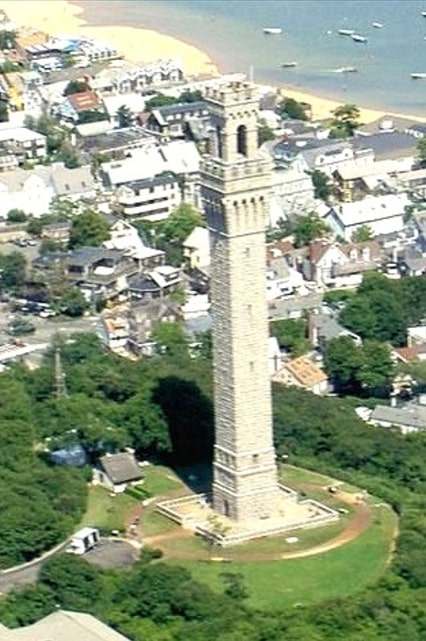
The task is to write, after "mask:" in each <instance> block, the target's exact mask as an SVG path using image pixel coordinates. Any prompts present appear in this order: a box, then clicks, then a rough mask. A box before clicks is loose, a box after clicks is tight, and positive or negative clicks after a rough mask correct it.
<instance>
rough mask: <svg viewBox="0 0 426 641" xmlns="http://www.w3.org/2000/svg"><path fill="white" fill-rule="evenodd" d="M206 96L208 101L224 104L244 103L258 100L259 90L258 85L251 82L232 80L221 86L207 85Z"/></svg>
mask: <svg viewBox="0 0 426 641" xmlns="http://www.w3.org/2000/svg"><path fill="white" fill-rule="evenodd" d="M204 98H205V99H206V101H207V102H214V103H218V104H221V105H223V106H225V107H226V106H229V107H230V106H232V105H235V104H239V105H242V104H244V103H246V102H257V100H258V91H257V87H256V85H253V84H252V83H250V82H241V81H236V82H230V83H229V84H227V85H222V86H221V87H219V88H217V87H207V89H206V91H205V94H204Z"/></svg>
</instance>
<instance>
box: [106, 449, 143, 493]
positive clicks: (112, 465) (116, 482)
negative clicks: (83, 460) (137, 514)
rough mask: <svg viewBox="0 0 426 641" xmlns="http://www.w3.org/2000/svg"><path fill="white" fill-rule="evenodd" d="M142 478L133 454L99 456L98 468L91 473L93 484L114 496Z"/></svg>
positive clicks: (121, 453) (141, 472) (120, 453)
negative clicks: (112, 493) (104, 488)
mask: <svg viewBox="0 0 426 641" xmlns="http://www.w3.org/2000/svg"><path fill="white" fill-rule="evenodd" d="M143 476H144V475H143V471H142V469H141V468H140V467H139V465H138V464H137V462H136V459H135V456H134V454H132V453H131V452H119V453H118V454H106V455H105V456H101V458H100V459H99V467H98V468H97V469H95V470H94V473H93V482H94V483H95V484H99V485H103V486H104V487H106V488H108V489H109V490H111V491H112V492H114V493H115V494H122V493H123V492H124V490H125V489H126V487H127V486H128V485H129V484H130V485H135V484H138V483H140V482H141V480H142V479H143Z"/></svg>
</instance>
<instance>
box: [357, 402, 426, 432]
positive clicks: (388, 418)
mask: <svg viewBox="0 0 426 641" xmlns="http://www.w3.org/2000/svg"><path fill="white" fill-rule="evenodd" d="M370 421H371V422H376V421H377V422H383V423H389V424H390V425H395V426H397V427H411V428H414V429H418V430H424V429H426V406H424V405H415V404H410V405H407V406H406V407H389V406H388V405H377V406H376V407H375V408H374V410H373V413H372V415H371V417H370Z"/></svg>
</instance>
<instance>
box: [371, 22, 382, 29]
mask: <svg viewBox="0 0 426 641" xmlns="http://www.w3.org/2000/svg"><path fill="white" fill-rule="evenodd" d="M372 26H373V27H374V28H375V29H382V27H383V24H382V23H381V22H373V25H372Z"/></svg>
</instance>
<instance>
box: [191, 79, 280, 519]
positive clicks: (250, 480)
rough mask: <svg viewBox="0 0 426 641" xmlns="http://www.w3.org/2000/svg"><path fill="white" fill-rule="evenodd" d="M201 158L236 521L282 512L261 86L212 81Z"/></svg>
mask: <svg viewBox="0 0 426 641" xmlns="http://www.w3.org/2000/svg"><path fill="white" fill-rule="evenodd" d="M205 101H206V103H207V105H208V108H209V111H210V114H211V125H212V130H211V140H210V149H209V152H210V153H209V154H208V155H206V156H204V158H203V162H202V165H201V185H202V198H203V205H204V212H205V216H206V219H207V224H208V227H209V230H210V239H211V294H212V317H213V368H214V389H215V393H214V402H215V447H214V462H213V488H212V489H213V492H212V494H213V501H212V503H213V509H214V510H215V512H216V513H218V514H220V515H222V516H225V517H229V518H230V519H231V520H232V521H237V522H241V521H247V520H252V519H254V520H257V519H259V518H260V519H268V518H269V517H272V516H273V515H275V514H277V512H278V511H279V503H280V496H279V495H280V490H279V487H278V478H277V469H276V463H275V451H274V446H273V435H272V411H271V386H270V377H269V371H268V314H267V302H266V250H265V227H266V224H267V215H268V208H269V196H270V178H271V160H270V159H269V158H268V157H266V156H263V155H262V154H261V153H259V151H258V143H257V130H258V124H257V123H258V96H257V91H256V87H255V86H254V85H252V84H250V83H247V82H234V83H231V84H228V85H225V86H222V87H220V88H218V89H208V90H207V91H206V94H205Z"/></svg>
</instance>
